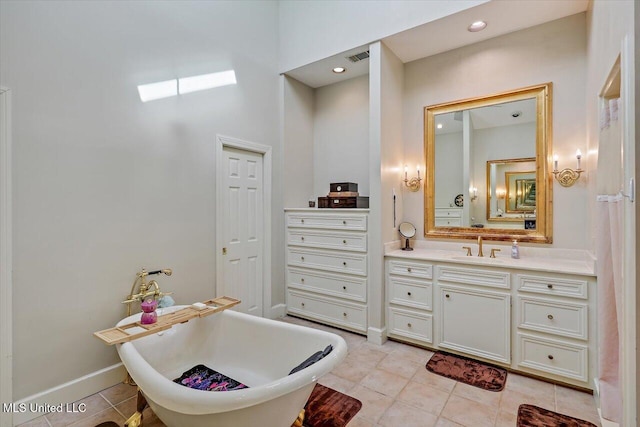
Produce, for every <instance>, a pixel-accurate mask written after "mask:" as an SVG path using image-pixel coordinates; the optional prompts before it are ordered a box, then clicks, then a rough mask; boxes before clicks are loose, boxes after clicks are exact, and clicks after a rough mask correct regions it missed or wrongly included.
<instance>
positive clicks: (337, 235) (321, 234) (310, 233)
mask: <svg viewBox="0 0 640 427" xmlns="http://www.w3.org/2000/svg"><path fill="white" fill-rule="evenodd" d="M287 244H288V245H296V246H307V247H314V248H324V249H337V250H347V251H358V252H366V251H367V235H366V234H365V233H360V232H355V231H352V232H348V231H322V230H305V229H302V228H290V229H288V230H287Z"/></svg>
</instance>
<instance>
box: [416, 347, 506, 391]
mask: <svg viewBox="0 0 640 427" xmlns="http://www.w3.org/2000/svg"><path fill="white" fill-rule="evenodd" d="M427 370H429V371H431V372H433V373H434V374H438V375H442V376H443V377H447V378H451V379H452V380H456V381H460V382H463V383H465V384H469V385H472V386H475V387H479V388H482V389H484V390H488V391H502V389H503V388H504V385H505V383H506V382H507V371H506V370H504V369H502V368H498V367H495V366H491V365H487V364H486V363H482V362H478V361H477V360H473V359H469V358H467V357H462V356H458V355H455V354H450V353H445V352H444V351H437V352H436V353H435V354H434V355H433V356H431V359H429V362H427Z"/></svg>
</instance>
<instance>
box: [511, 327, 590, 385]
mask: <svg viewBox="0 0 640 427" xmlns="http://www.w3.org/2000/svg"><path fill="white" fill-rule="evenodd" d="M518 344H519V353H520V354H519V362H518V366H519V367H523V368H530V369H535V370H539V371H544V372H548V373H550V374H555V375H559V376H562V377H566V378H572V379H576V380H580V381H587V379H588V364H587V353H588V350H587V347H586V346H582V345H577V344H572V343H567V342H562V341H555V340H547V339H543V338H539V337H534V336H531V335H525V334H518Z"/></svg>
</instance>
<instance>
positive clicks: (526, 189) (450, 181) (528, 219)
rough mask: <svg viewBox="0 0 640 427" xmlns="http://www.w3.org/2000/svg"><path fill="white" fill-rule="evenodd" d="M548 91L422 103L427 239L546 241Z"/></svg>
mask: <svg viewBox="0 0 640 427" xmlns="http://www.w3.org/2000/svg"><path fill="white" fill-rule="evenodd" d="M550 89H551V85H550V84H546V85H540V86H535V87H531V88H525V89H519V90H515V91H512V92H508V93H504V94H498V95H493V96H489V97H486V98H476V99H471V100H465V101H456V102H451V103H446V104H440V105H436V106H432V107H427V108H425V138H426V141H425V142H426V149H427V150H426V151H427V159H426V160H427V165H428V176H427V182H426V187H425V190H426V192H425V235H426V236H434V237H465V236H467V235H471V234H472V233H473V235H476V236H477V235H478V234H485V233H486V234H487V236H486V237H487V238H492V239H496V240H508V239H511V238H518V239H519V240H523V241H541V242H550V241H551V221H546V215H547V214H549V215H550V209H548V208H550V200H551V199H550V191H551V186H550V185H549V182H548V181H549V179H548V177H547V175H548V173H547V172H548V165H547V163H548V159H547V153H548V152H550V147H549V144H550V140H549V138H548V134H549V128H550V122H551V119H550V117H548V111H549V105H548V102H549V99H548V98H549V96H550V94H549V92H550ZM540 216H545V218H540ZM519 235H521V236H520V237H518V236H519Z"/></svg>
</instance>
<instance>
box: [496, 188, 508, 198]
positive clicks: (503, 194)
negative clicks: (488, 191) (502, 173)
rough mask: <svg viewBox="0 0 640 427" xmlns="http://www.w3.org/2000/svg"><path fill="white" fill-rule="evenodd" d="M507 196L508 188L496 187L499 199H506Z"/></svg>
mask: <svg viewBox="0 0 640 427" xmlns="http://www.w3.org/2000/svg"><path fill="white" fill-rule="evenodd" d="M506 196H507V190H503V189H496V197H497V198H498V200H504V199H505V197H506Z"/></svg>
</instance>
